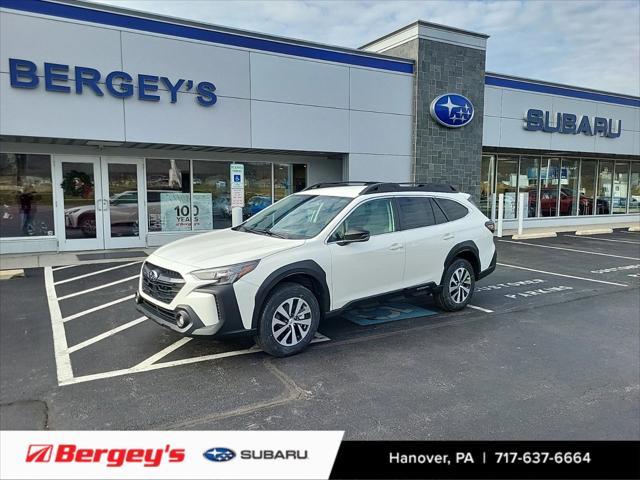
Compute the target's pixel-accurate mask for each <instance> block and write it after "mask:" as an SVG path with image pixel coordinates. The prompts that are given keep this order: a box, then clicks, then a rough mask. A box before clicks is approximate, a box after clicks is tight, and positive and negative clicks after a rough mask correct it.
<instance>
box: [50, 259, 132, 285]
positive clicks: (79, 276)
mask: <svg viewBox="0 0 640 480" xmlns="http://www.w3.org/2000/svg"><path fill="white" fill-rule="evenodd" d="M136 263H142V260H138V261H137V262H131V263H125V264H124V265H116V266H115V267H110V268H105V269H104V270H98V271H97V272H91V273H85V274H84V275H78V276H77V277H73V278H67V279H66V280H60V281H59V282H55V283H54V285H62V284H63V283H69V282H75V281H76V280H80V279H81V278H87V277H92V276H93V275H98V274H100V273H105V272H110V271H112V270H117V269H118V268H124V267H130V266H131V265H135V264H136Z"/></svg>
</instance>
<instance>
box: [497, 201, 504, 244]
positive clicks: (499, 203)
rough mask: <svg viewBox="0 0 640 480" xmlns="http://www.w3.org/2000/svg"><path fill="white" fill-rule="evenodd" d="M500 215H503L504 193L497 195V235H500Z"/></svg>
mask: <svg viewBox="0 0 640 480" xmlns="http://www.w3.org/2000/svg"><path fill="white" fill-rule="evenodd" d="M502 217H504V193H501V194H500V195H498V237H502Z"/></svg>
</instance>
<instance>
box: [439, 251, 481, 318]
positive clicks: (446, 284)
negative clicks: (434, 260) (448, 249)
mask: <svg viewBox="0 0 640 480" xmlns="http://www.w3.org/2000/svg"><path fill="white" fill-rule="evenodd" d="M475 283H476V282H475V275H474V271H473V267H472V266H471V264H470V263H469V262H468V261H466V260H465V259H463V258H458V259H456V260H455V261H454V262H453V263H452V264H451V265H449V267H448V268H447V270H446V272H445V274H444V278H443V280H442V285H441V288H440V290H439V291H438V292H437V293H435V294H434V299H435V301H436V304H437V305H438V306H439V307H440V308H442V309H443V310H448V311H450V312H454V311H456V310H461V309H463V308H464V307H465V306H466V305H467V303H469V301H470V300H471V297H472V296H473V291H474V288H475Z"/></svg>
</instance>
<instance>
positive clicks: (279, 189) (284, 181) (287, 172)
mask: <svg viewBox="0 0 640 480" xmlns="http://www.w3.org/2000/svg"><path fill="white" fill-rule="evenodd" d="M292 181H293V165H279V164H275V165H274V166H273V201H274V202H277V201H278V200H280V199H281V198H284V197H286V196H287V195H291V194H292V193H293V192H292V191H291V190H292V187H293V184H292Z"/></svg>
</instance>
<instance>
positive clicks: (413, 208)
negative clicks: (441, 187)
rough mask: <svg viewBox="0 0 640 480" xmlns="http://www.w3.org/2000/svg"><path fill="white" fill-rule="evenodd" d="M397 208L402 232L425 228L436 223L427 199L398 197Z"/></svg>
mask: <svg viewBox="0 0 640 480" xmlns="http://www.w3.org/2000/svg"><path fill="white" fill-rule="evenodd" d="M398 206H399V207H400V218H401V221H402V229H403V230H410V229H412V228H420V227H427V226H429V225H435V223H436V222H435V219H434V217H433V210H432V209H431V202H430V201H429V198H428V197H400V198H398Z"/></svg>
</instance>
